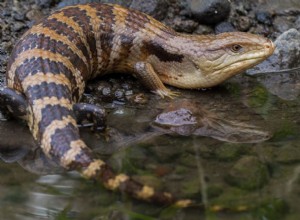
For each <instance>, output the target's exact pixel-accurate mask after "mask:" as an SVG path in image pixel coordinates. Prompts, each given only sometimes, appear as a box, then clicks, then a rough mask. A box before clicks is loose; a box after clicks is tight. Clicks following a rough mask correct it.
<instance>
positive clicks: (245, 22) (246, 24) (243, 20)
mask: <svg viewBox="0 0 300 220" xmlns="http://www.w3.org/2000/svg"><path fill="white" fill-rule="evenodd" d="M251 25H252V22H251V19H250V18H249V17H247V16H240V17H239V19H238V20H237V23H236V27H237V29H238V30H240V31H248V30H249V29H250V27H251Z"/></svg>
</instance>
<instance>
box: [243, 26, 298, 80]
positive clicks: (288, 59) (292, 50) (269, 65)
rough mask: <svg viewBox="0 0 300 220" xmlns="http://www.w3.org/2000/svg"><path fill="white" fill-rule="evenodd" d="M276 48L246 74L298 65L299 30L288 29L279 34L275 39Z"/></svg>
mask: <svg viewBox="0 0 300 220" xmlns="http://www.w3.org/2000/svg"><path fill="white" fill-rule="evenodd" d="M274 44H275V45H276V50H275V52H274V54H273V55H272V56H270V57H269V58H268V59H267V60H266V61H264V62H262V63H261V64H259V65H257V66H255V67H254V68H252V69H250V70H248V71H247V74H249V75H254V74H256V73H263V72H272V71H278V70H283V69H290V68H295V67H299V66H300V32H299V31H297V30H296V29H294V28H293V29H290V30H288V31H286V32H284V33H283V34H281V35H280V36H279V37H278V38H277V39H276V41H275V42H274Z"/></svg>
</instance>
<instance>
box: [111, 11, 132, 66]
mask: <svg viewBox="0 0 300 220" xmlns="http://www.w3.org/2000/svg"><path fill="white" fill-rule="evenodd" d="M128 13H129V11H128V10H125V9H124V8H122V7H118V6H115V7H114V8H113V15H114V23H113V24H112V32H113V33H114V34H113V36H114V37H113V40H112V48H111V53H110V56H109V63H108V67H107V68H108V69H111V68H112V67H113V66H114V64H115V62H118V61H120V60H121V59H122V58H124V57H123V56H124V52H123V49H124V48H125V47H127V45H128V43H129V44H130V42H124V41H126V39H124V34H125V33H126V23H125V21H126V17H127V16H128ZM126 43H127V44H126ZM130 46H131V45H130ZM128 51H129V48H128V50H127V52H128ZM122 55H123V56H122ZM126 55H127V54H126Z"/></svg>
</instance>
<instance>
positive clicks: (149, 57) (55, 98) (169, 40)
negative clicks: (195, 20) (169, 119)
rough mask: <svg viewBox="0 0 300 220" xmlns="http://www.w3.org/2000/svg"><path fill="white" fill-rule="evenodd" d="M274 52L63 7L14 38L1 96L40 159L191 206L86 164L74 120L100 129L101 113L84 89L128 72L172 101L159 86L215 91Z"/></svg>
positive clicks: (266, 43)
mask: <svg viewBox="0 0 300 220" xmlns="http://www.w3.org/2000/svg"><path fill="white" fill-rule="evenodd" d="M273 51H274V45H273V44H272V42H271V41H270V40H268V39H265V38H263V37H259V36H256V35H252V34H247V33H224V34H220V35H211V36H194V35H186V34H180V33H176V32H174V31H173V30H172V29H170V28H168V27H166V26H164V25H163V24H161V23H160V22H158V21H156V20H154V19H153V18H152V17H150V16H148V15H145V14H143V13H140V12H138V11H134V10H130V9H125V8H123V7H120V6H117V5H110V4H95V3H94V4H85V5H76V6H70V7H66V8H64V9H61V10H59V11H57V12H54V13H53V14H51V15H50V16H49V17H47V18H45V19H44V20H43V21H41V22H40V23H39V24H37V25H35V26H33V27H32V28H31V29H30V30H28V31H27V32H26V33H25V34H24V35H23V36H22V37H21V39H20V40H19V42H18V43H17V45H16V46H15V48H14V50H13V52H12V54H11V57H10V59H9V63H8V68H7V87H6V88H3V89H1V91H0V97H1V100H2V103H3V104H4V105H5V106H7V109H8V110H9V111H10V112H11V113H13V114H15V116H17V117H19V118H23V119H26V120H27V122H28V126H29V128H30V130H31V132H32V134H33V136H34V138H35V140H36V141H37V143H39V145H40V146H41V148H42V149H43V152H44V153H45V154H46V155H47V156H48V157H49V158H56V159H58V160H59V161H60V164H61V166H63V167H64V168H66V169H77V170H78V171H79V172H81V173H82V174H83V176H85V177H87V178H88V179H95V180H98V181H100V182H102V183H103V184H104V185H105V186H106V187H107V188H108V189H110V190H117V189H119V190H120V191H124V192H126V193H128V194H130V195H131V196H133V197H135V198H138V199H141V200H145V201H151V202H156V203H161V204H168V205H169V204H175V205H177V206H179V207H185V206H188V205H190V204H191V203H192V201H191V200H176V199H175V198H174V196H173V195H171V194H170V193H166V192H156V191H155V190H154V189H153V188H152V187H150V186H145V185H143V184H140V183H138V182H136V181H134V180H132V179H131V178H130V177H129V176H127V175H125V174H114V173H113V171H112V170H111V169H110V168H109V167H108V166H107V165H106V164H105V162H104V161H102V160H100V159H96V158H94V157H93V154H92V152H91V150H90V149H89V148H88V147H87V146H86V145H85V143H84V142H83V141H82V140H81V139H80V136H79V131H78V128H77V123H76V120H75V119H76V116H78V115H80V112H83V113H86V114H87V115H92V117H90V118H92V120H93V121H94V122H95V121H96V122H95V123H96V124H99V123H97V118H99V117H101V115H102V113H103V111H102V110H101V109H100V108H97V107H93V106H90V105H85V104H82V103H79V104H78V102H79V101H80V98H81V96H82V93H83V92H84V88H85V84H86V82H87V81H88V80H90V79H92V78H94V77H96V76H98V75H103V74H107V73H110V72H116V71H117V72H124V73H132V74H133V75H135V76H136V77H138V78H140V79H141V81H142V83H144V84H145V86H146V87H147V88H149V89H150V90H151V91H153V92H155V93H157V94H158V95H160V96H161V97H165V96H168V97H172V96H174V95H176V93H174V92H172V91H170V90H169V89H167V88H166V87H165V86H164V84H169V85H172V86H176V87H179V88H188V89H193V88H204V87H210V86H214V85H217V84H219V83H221V82H223V81H224V80H226V79H228V78H230V77H232V76H233V75H235V74H237V73H240V72H242V71H244V70H245V69H247V68H250V67H252V66H254V65H256V64H257V63H259V62H261V61H262V60H264V59H266V58H267V57H268V56H270V55H271V54H272V53H273ZM76 103H77V104H76ZM12 107H13V108H12ZM81 116H82V115H81ZM101 120H102V119H101ZM101 120H100V121H101ZM98 122H99V120H98Z"/></svg>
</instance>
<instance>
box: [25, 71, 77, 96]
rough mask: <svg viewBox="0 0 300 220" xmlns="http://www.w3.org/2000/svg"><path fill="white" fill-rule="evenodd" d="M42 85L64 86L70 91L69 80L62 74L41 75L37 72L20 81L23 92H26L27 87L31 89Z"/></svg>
mask: <svg viewBox="0 0 300 220" xmlns="http://www.w3.org/2000/svg"><path fill="white" fill-rule="evenodd" d="M42 83H55V84H58V85H65V86H67V87H68V89H69V90H70V91H72V86H71V82H70V80H69V79H68V78H67V77H66V76H65V75H64V74H62V73H61V74H53V73H43V72H38V73H35V74H34V75H29V76H27V77H25V79H24V80H23V81H22V86H23V89H24V91H27V89H28V87H33V86H36V85H41V84H42Z"/></svg>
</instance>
